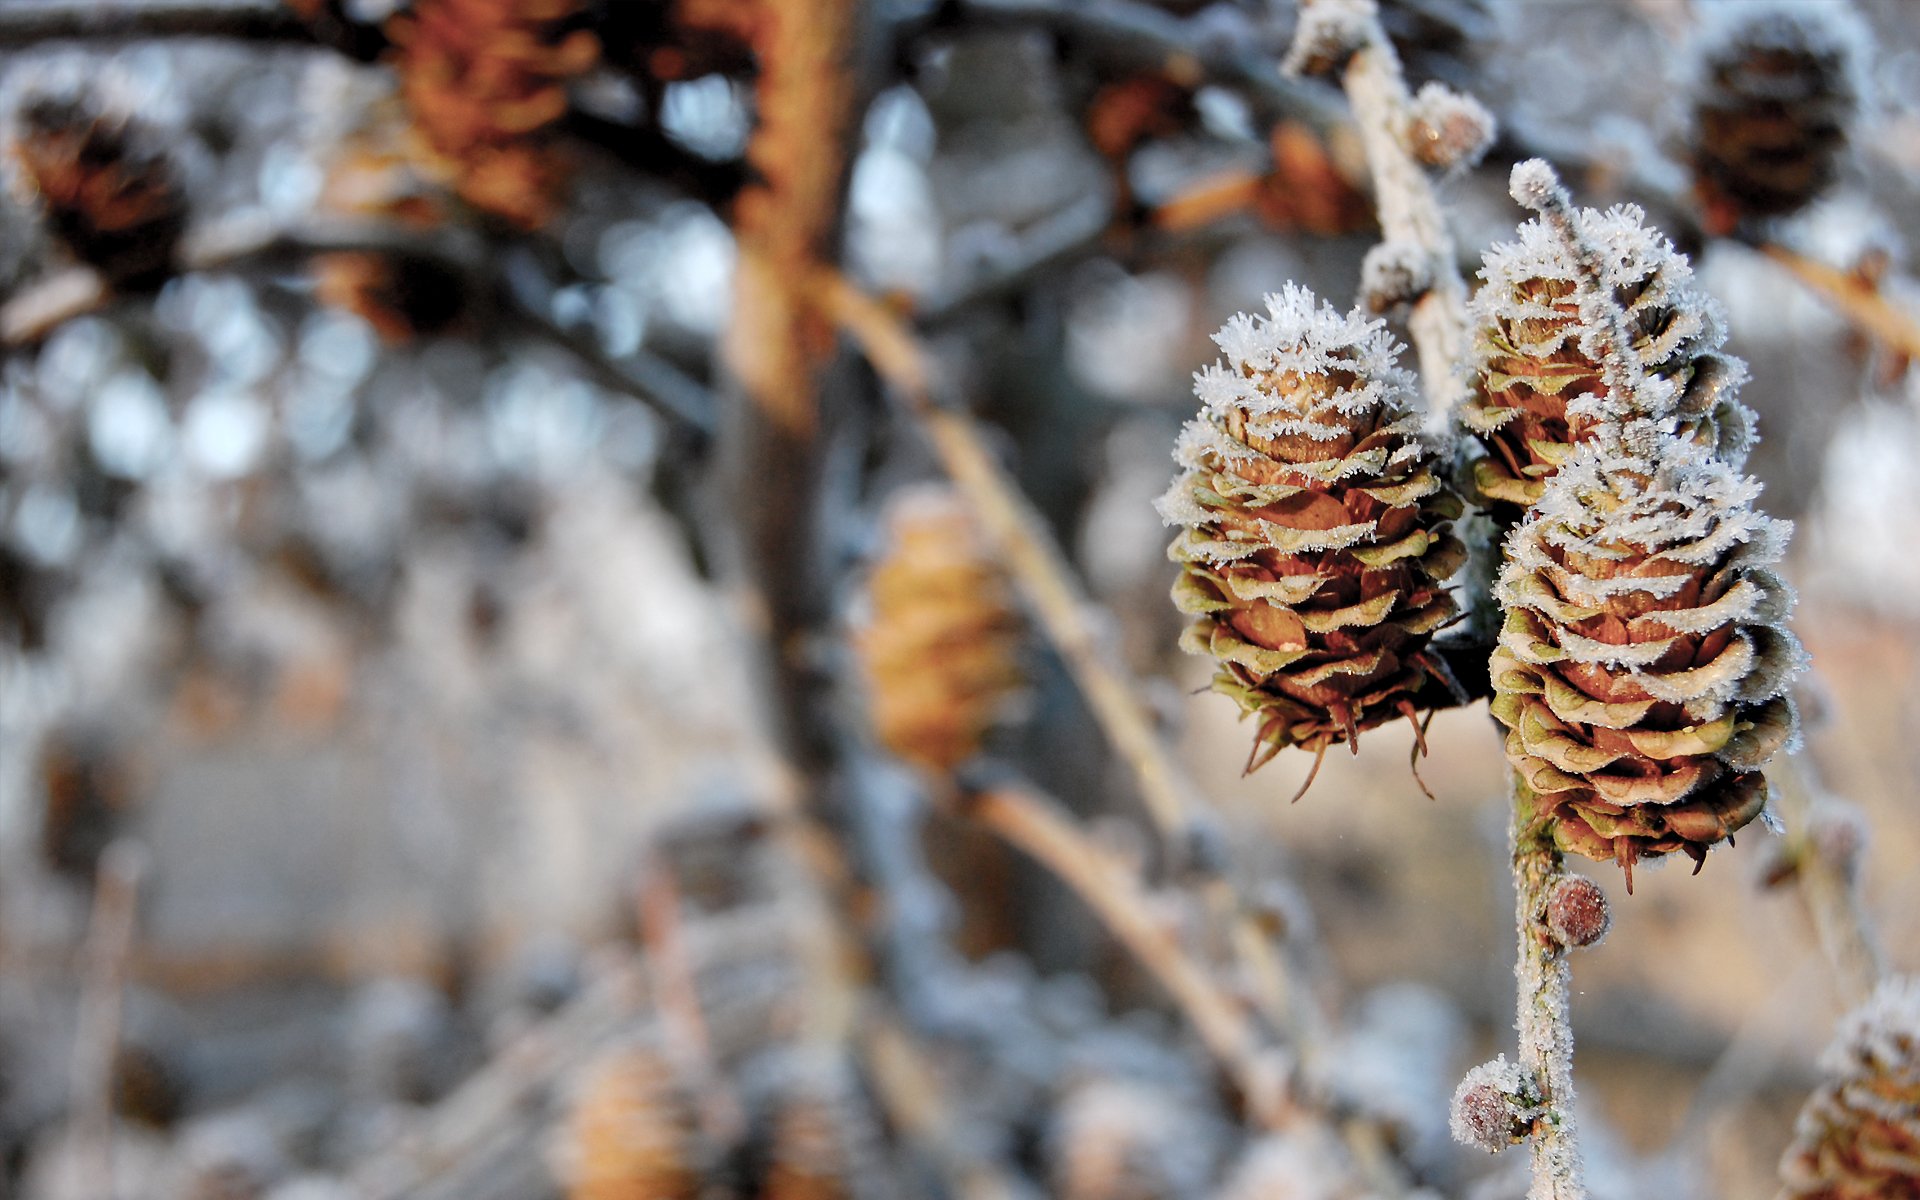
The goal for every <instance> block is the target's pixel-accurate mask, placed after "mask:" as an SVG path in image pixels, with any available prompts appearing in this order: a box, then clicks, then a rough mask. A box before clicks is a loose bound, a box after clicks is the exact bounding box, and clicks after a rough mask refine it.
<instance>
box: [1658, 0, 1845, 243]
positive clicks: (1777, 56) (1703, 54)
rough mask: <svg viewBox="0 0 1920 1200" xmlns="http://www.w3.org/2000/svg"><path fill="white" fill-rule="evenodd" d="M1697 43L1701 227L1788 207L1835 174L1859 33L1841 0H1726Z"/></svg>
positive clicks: (1695, 137) (1713, 228) (1695, 134)
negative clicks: (1733, 1) (1734, 1)
mask: <svg viewBox="0 0 1920 1200" xmlns="http://www.w3.org/2000/svg"><path fill="white" fill-rule="evenodd" d="M1725 8H1726V10H1727V11H1726V13H1725V14H1724V15H1722V16H1721V17H1720V18H1719V19H1718V20H1717V21H1713V22H1710V24H1709V26H1708V28H1707V31H1706V32H1705V33H1703V34H1702V36H1701V38H1700V42H1699V45H1698V48H1697V52H1696V53H1697V60H1696V62H1697V65H1696V68H1695V81H1694V96H1693V104H1694V108H1693V129H1692V157H1693V167H1694V187H1695V191H1696V194H1697V195H1698V196H1699V199H1700V202H1701V208H1702V210H1703V212H1704V216H1705V224H1706V226H1707V230H1708V232H1709V233H1713V234H1722V235H1723V234H1727V233H1731V232H1732V231H1733V230H1735V229H1736V228H1738V227H1739V226H1741V225H1743V224H1746V223H1749V222H1752V221H1756V220H1765V219H1767V218H1772V217H1782V216H1788V215H1790V214H1792V213H1795V212H1798V211H1799V210H1801V209H1802V208H1805V207H1806V206H1807V204H1808V203H1810V202H1811V201H1812V200H1814V199H1815V198H1816V197H1817V196H1819V194H1820V193H1821V192H1823V191H1825V190H1826V189H1827V187H1828V186H1829V185H1831V184H1832V183H1833V181H1834V179H1835V177H1836V176H1837V175H1838V174H1839V169H1840V160H1841V156H1842V154H1843V153H1844V152H1845V150H1846V143H1847V128H1848V126H1849V125H1850V124H1851V123H1852V122H1853V120H1854V118H1855V116H1856V115H1857V114H1858V112H1859V108H1860V102H1861V90H1862V86H1861V65H1862V62H1863V60H1864V57H1865V52H1864V49H1863V44H1864V33H1863V31H1862V30H1861V28H1860V25H1859V22H1858V19H1857V18H1856V17H1855V16H1854V14H1853V12H1852V10H1851V8H1850V7H1849V6H1848V5H1847V4H1846V3H1845V2H1844V0H1839V2H1836V0H1820V2H1819V3H1810V2H1808V0H1797V2H1787V3H1781V2H1775V3H1759V4H1753V3H1747V4H1738V5H1727V6H1725Z"/></svg>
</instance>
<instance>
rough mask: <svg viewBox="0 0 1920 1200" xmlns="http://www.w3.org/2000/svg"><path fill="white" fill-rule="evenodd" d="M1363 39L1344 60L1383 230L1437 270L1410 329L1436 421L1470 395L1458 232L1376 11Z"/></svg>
mask: <svg viewBox="0 0 1920 1200" xmlns="http://www.w3.org/2000/svg"><path fill="white" fill-rule="evenodd" d="M1302 24H1303V26H1304V25H1305V22H1302ZM1366 39H1367V40H1366V44H1365V45H1363V46H1362V47H1361V48H1360V49H1359V50H1357V51H1356V52H1355V53H1354V55H1353V57H1352V59H1351V60H1349V62H1348V63H1347V68H1346V73H1345V75H1344V77H1343V83H1344V85H1345V87H1346V91H1347V99H1348V100H1349V102H1351V103H1352V105H1353V115H1354V119H1355V121H1356V122H1358V124H1359V126H1360V141H1361V145H1362V146H1363V147H1364V148H1365V150H1366V154H1367V168H1368V170H1369V171H1370V172H1372V174H1373V191H1374V200H1375V203H1376V204H1378V205H1379V209H1380V232H1381V235H1382V237H1383V238H1384V240H1386V241H1389V242H1404V243H1407V244H1409V245H1413V246H1417V247H1419V248H1420V249H1421V250H1423V251H1425V252H1426V255H1427V259H1428V262H1429V265H1430V268H1431V271H1432V275H1431V282H1430V284H1429V286H1428V287H1427V290H1426V291H1425V292H1424V293H1422V294H1421V296H1420V298H1419V299H1418V300H1416V301H1414V304H1413V311H1412V313H1411V314H1410V315H1409V316H1408V318H1407V331H1408V333H1409V334H1411V335H1412V337H1413V345H1414V349H1415V351H1416V352H1417V353H1418V354H1419V358H1420V382H1421V386H1422V388H1423V390H1424V391H1425V393H1426V397H1427V407H1428V409H1429V411H1430V413H1431V415H1432V416H1433V418H1434V419H1436V420H1439V419H1443V418H1446V417H1448V416H1449V414H1451V413H1452V412H1453V409H1454V406H1455V405H1456V404H1458V403H1459V402H1460V400H1461V399H1462V398H1463V397H1464V395H1465V381H1464V380H1463V379H1462V378H1461V375H1460V371H1459V367H1460V364H1461V363H1462V362H1463V361H1464V360H1465V357H1466V351H1467V285H1466V283H1465V281H1464V280H1462V279H1461V278H1460V266H1459V262H1458V259H1457V258H1456V256H1455V255H1456V251H1455V249H1454V245H1453V234H1452V233H1450V232H1449V231H1448V229H1447V222H1446V217H1445V215H1444V214H1443V213H1442V212H1441V210H1440V201H1439V199H1438V198H1437V197H1436V196H1435V195H1434V191H1433V180H1432V179H1431V178H1429V177H1428V175H1427V171H1426V168H1424V167H1422V166H1421V165H1420V163H1419V162H1417V161H1415V159H1414V157H1413V155H1412V154H1411V153H1409V152H1408V150H1407V147H1406V145H1405V143H1404V141H1403V140H1402V134H1403V132H1404V131H1405V130H1406V128H1407V126H1408V122H1409V116H1408V111H1409V106H1410V105H1411V103H1412V97H1411V96H1409V95H1408V93H1407V81H1406V78H1405V76H1404V75H1403V74H1402V73H1401V70H1400V57H1399V55H1397V54H1396V53H1394V49H1393V44H1392V43H1391V42H1389V41H1388V40H1387V35H1386V32H1385V31H1384V30H1382V29H1381V28H1380V21H1379V18H1378V17H1377V16H1370V17H1369V19H1368V21H1367V32H1366Z"/></svg>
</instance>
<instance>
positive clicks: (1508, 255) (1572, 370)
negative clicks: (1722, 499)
mask: <svg viewBox="0 0 1920 1200" xmlns="http://www.w3.org/2000/svg"><path fill="white" fill-rule="evenodd" d="M1643 216H1644V214H1643V213H1642V212H1641V211H1640V210H1639V209H1638V208H1635V207H1633V206H1631V205H1625V206H1622V207H1619V208H1614V209H1611V210H1609V211H1607V212H1605V213H1601V212H1596V211H1594V210H1593V209H1585V210H1582V211H1581V212H1580V213H1579V214H1578V220H1579V224H1580V226H1581V228H1582V229H1583V231H1584V232H1585V234H1586V236H1587V238H1588V239H1589V240H1591V241H1592V242H1593V243H1594V244H1596V245H1597V246H1599V247H1600V248H1601V251H1602V256H1603V262H1604V270H1605V273H1606V283H1607V284H1608V286H1610V287H1611V289H1612V292H1613V296H1614V298H1615V299H1616V300H1617V301H1618V303H1619V304H1620V307H1621V308H1622V309H1623V310H1624V312H1625V313H1626V318H1627V322H1628V327H1629V329H1630V330H1631V332H1632V334H1633V337H1634V349H1635V351H1636V352H1637V353H1638V355H1639V357H1640V360H1641V363H1642V365H1643V367H1644V369H1645V371H1646V373H1647V374H1648V375H1650V376H1653V377H1655V378H1656V379H1658V380H1660V381H1662V382H1664V383H1666V384H1670V385H1671V388H1672V392H1671V396H1670V400H1669V401H1668V403H1669V404H1670V407H1666V408H1664V409H1663V410H1662V411H1659V412H1649V413H1642V414H1640V415H1642V416H1648V417H1654V418H1666V417H1672V418H1674V419H1675V420H1676V421H1677V423H1678V425H1679V428H1680V430H1681V433H1682V434H1683V436H1685V437H1688V438H1691V439H1693V440H1695V441H1699V442H1701V443H1702V444H1704V445H1706V446H1708V447H1710V448H1711V449H1713V450H1714V451H1715V452H1716V453H1717V454H1718V455H1720V456H1721V457H1722V458H1725V459H1726V460H1728V462H1729V463H1731V464H1732V465H1733V466H1734V467H1736V468H1737V467H1738V466H1739V465H1740V464H1741V463H1742V462H1744V461H1745V459H1746V452H1747V447H1748V445H1749V444H1750V442H1751V440H1752V423H1753V415H1752V413H1750V412H1749V411H1748V410H1747V409H1746V408H1745V407H1744V406H1743V405H1741V404H1740V402H1739V401H1738V400H1737V399H1735V397H1734V393H1735V390H1736V389H1737V387H1738V386H1739V384H1740V381H1741V380H1742V379H1744V378H1745V377H1746V365H1745V364H1744V363H1742V362H1741V361H1740V360H1739V359H1736V358H1731V357H1728V356H1726V355H1723V354H1720V353H1718V352H1717V351H1718V350H1719V347H1720V345H1721V343H1722V342H1724V341H1725V340H1726V331H1725V328H1724V323H1723V321H1722V319H1721V317H1720V313H1719V309H1718V306H1717V305H1715V304H1714V303H1713V302H1712V301H1711V299H1710V298H1708V297H1706V296H1705V295H1703V294H1702V293H1700V292H1699V291H1698V290H1697V289H1696V288H1695V287H1694V285H1693V268H1692V266H1691V265H1690V264H1689V263H1688V262H1687V259H1686V256H1685V255H1683V254H1680V253H1679V252H1678V251H1676V250H1675V249H1674V248H1673V244H1672V243H1671V242H1669V241H1667V239H1666V238H1664V237H1661V236H1660V234H1659V233H1658V232H1657V231H1655V230H1652V229H1649V228H1647V227H1646V225H1645V224H1643V222H1642V218H1643ZM1482 275H1483V276H1484V278H1485V279H1486V285H1485V286H1484V287H1482V288H1481V289H1480V291H1479V293H1478V294H1477V295H1476V296H1475V297H1474V299H1473V303H1472V311H1471V317H1472V321H1473V325H1474V328H1475V331H1476V332H1475V341H1476V346H1475V363H1474V366H1475V370H1474V381H1473V390H1472V393H1471V395H1470V396H1469V397H1468V399H1467V401H1466V403H1465V404H1464V405H1462V407H1461V410H1460V419H1461V422H1462V424H1463V425H1465V426H1466V428H1467V430H1468V431H1469V432H1470V433H1472V434H1473V435H1474V437H1475V438H1477V439H1478V441H1479V442H1480V444H1481V446H1483V447H1484V448H1485V449H1486V457H1485V458H1482V459H1480V460H1478V461H1477V462H1475V463H1474V465H1473V484H1472V486H1473V491H1474V493H1475V496H1474V498H1475V499H1476V500H1477V501H1479V502H1480V503H1481V504H1483V505H1485V506H1486V507H1488V508H1489V509H1491V510H1492V512H1493V514H1494V516H1495V518H1496V519H1497V520H1499V521H1500V522H1501V524H1503V525H1511V524H1513V523H1514V522H1516V521H1518V520H1519V518H1520V514H1521V512H1522V511H1524V510H1525V509H1528V508H1531V507H1532V506H1533V505H1534V504H1535V503H1537V502H1538V501H1539V499H1540V492H1541V489H1542V488H1543V487H1544V486H1545V484H1546V480H1547V478H1548V477H1549V476H1551V475H1552V474H1553V472H1554V471H1555V470H1556V469H1558V467H1559V466H1560V464H1561V463H1562V462H1565V461H1566V458H1567V455H1568V454H1569V453H1570V452H1571V450H1572V447H1573V444H1574V443H1576V442H1578V441H1581V440H1582V439H1584V438H1586V437H1587V436H1589V435H1590V434H1591V433H1592V432H1593V431H1594V429H1595V428H1596V427H1597V426H1598V424H1599V422H1600V419H1601V413H1600V407H1601V402H1602V401H1604V399H1605V398H1606V395H1607V389H1606V385H1605V383H1604V382H1603V381H1602V378H1601V376H1602V365H1601V361H1600V358H1601V356H1600V355H1598V354H1596V353H1595V352H1594V349H1593V348H1592V347H1591V345H1590V344H1589V342H1588V340H1587V339H1586V338H1585V337H1584V336H1583V333H1584V331H1585V330H1587V329H1588V328H1590V324H1589V323H1588V322H1587V321H1585V320H1584V318H1583V317H1582V315H1581V311H1580V299H1579V295H1578V281H1579V272H1578V266H1577V264H1576V263H1575V261H1574V259H1573V257H1572V256H1571V255H1570V254H1569V253H1568V252H1567V250H1566V249H1565V247H1564V246H1563V245H1562V244H1561V242H1560V240H1559V238H1558V237H1557V236H1556V234H1555V233H1554V230H1553V228H1552V226H1551V223H1550V222H1548V221H1547V220H1545V219H1544V218H1536V219H1534V220H1531V221H1528V222H1527V223H1526V224H1525V225H1522V226H1521V227H1520V236H1519V239H1518V240H1517V241H1513V242H1508V243H1505V244H1502V245H1498V246H1495V247H1494V248H1493V249H1492V250H1490V251H1489V252H1488V254H1487V258H1486V268H1485V270H1484V271H1483V272H1482ZM1649 394H1659V395H1667V394H1668V393H1667V392H1666V389H1664V388H1661V389H1657V390H1653V391H1650V392H1649Z"/></svg>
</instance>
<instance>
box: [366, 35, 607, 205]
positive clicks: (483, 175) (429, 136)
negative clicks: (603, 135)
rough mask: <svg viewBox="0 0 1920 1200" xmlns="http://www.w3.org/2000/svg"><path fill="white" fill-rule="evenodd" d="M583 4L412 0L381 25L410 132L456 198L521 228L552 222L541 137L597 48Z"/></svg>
mask: <svg viewBox="0 0 1920 1200" xmlns="http://www.w3.org/2000/svg"><path fill="white" fill-rule="evenodd" d="M584 9H585V5H584V4H583V3H582V0H417V2H416V3H415V4H414V5H413V7H412V9H411V10H410V11H409V12H408V13H407V14H406V15H403V16H399V17H395V18H394V19H393V20H392V22H390V23H389V27H388V35H389V36H390V37H391V38H392V40H393V43H394V45H395V46H396V47H398V51H399V62H398V66H399V72H400V87H401V94H402V95H403V96H404V97H405V99H406V102H407V108H408V110H409V111H410V112H411V113H412V115H413V122H414V127H415V128H416V129H417V130H418V131H419V133H420V136H421V138H422V140H424V141H425V143H426V145H427V147H428V149H429V150H430V151H431V157H432V159H433V160H434V162H435V164H436V165H437V166H438V168H439V169H440V170H441V171H442V172H444V173H445V174H446V176H447V177H448V181H449V182H450V183H451V185H452V186H453V188H454V190H455V191H457V192H458V193H459V194H460V196H461V198H462V199H464V200H466V201H467V202H468V203H469V204H472V205H473V206H474V207H475V208H478V209H480V210H482V211H484V212H488V213H492V214H494V215H495V216H498V217H501V218H503V219H505V220H507V221H510V222H512V223H513V224H514V225H517V226H519V227H521V228H523V229H535V228H538V227H539V226H541V225H544V224H545V223H546V222H547V220H548V219H549V218H550V217H552V215H553V211H554V209H555V207H556V206H557V205H558V203H559V194H560V190H561V188H562V186H563V185H564V182H565V175H566V171H565V166H564V163H563V162H562V160H561V158H560V154H559V151H558V149H557V148H556V147H554V146H553V145H551V144H550V143H548V142H547V141H545V140H544V139H543V138H542V136H541V135H542V133H543V131H544V130H545V129H546V128H547V127H548V126H550V125H552V124H553V123H554V122H555V121H558V120H559V119H560V117H561V116H562V115H563V114H565V112H566V110H567V92H566V86H567V82H568V80H570V79H572V78H573V77H575V76H577V75H579V74H581V73H583V72H585V71H586V70H587V69H589V68H590V67H592V66H593V65H594V63H595V62H596V61H598V59H599V56H600V43H599V41H598V40H597V39H596V38H595V37H594V35H593V33H592V31H590V30H588V29H585V28H577V27H574V26H575V25H577V24H578V22H579V20H580V19H581V18H582V15H583V12H584Z"/></svg>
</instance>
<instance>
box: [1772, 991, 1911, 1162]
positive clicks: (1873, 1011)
mask: <svg viewBox="0 0 1920 1200" xmlns="http://www.w3.org/2000/svg"><path fill="white" fill-rule="evenodd" d="M1820 1067H1821V1070H1823V1071H1824V1072H1826V1074H1827V1076H1828V1082H1826V1083H1825V1084H1823V1085H1822V1086H1821V1087H1820V1088H1819V1090H1817V1091H1815V1092H1814V1093H1813V1095H1812V1096H1811V1097H1809V1098H1808V1100H1807V1103H1806V1107H1804V1108H1803V1109H1801V1110H1800V1117H1799V1120H1798V1121H1797V1122H1795V1124H1794V1139H1793V1144H1792V1146H1791V1147H1789V1148H1788V1150H1787V1153H1786V1157H1785V1158H1783V1159H1782V1160H1781V1162H1780V1178H1781V1181H1782V1182H1783V1183H1784V1184H1785V1185H1786V1186H1785V1190H1784V1191H1783V1193H1782V1195H1783V1196H1785V1197H1787V1198H1788V1200H1852V1198H1853V1197H1866V1196H1875V1197H1879V1196H1887V1197H1898V1196H1913V1195H1920V977H1915V976H1906V977H1904V978H1895V979H1889V980H1887V981H1886V982H1884V983H1882V984H1881V985H1880V987H1879V988H1878V989H1877V990H1876V991H1875V992H1874V994H1873V996H1872V998H1871V999H1869V1000H1868V1001H1867V1002H1866V1003H1865V1004H1864V1005H1862V1006H1861V1007H1860V1008H1858V1009H1856V1010H1855V1011H1854V1012H1852V1013H1850V1014H1849V1015H1848V1016H1847V1017H1846V1019H1845V1020H1844V1021H1842V1022H1841V1025H1840V1033H1839V1036H1838V1037H1837V1038H1836V1039H1835V1040H1834V1043H1833V1045H1832V1046H1830V1047H1828V1048H1827V1051H1826V1053H1825V1054H1824V1055H1822V1056H1821V1059H1820Z"/></svg>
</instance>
